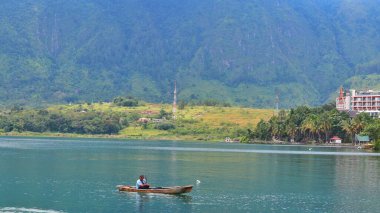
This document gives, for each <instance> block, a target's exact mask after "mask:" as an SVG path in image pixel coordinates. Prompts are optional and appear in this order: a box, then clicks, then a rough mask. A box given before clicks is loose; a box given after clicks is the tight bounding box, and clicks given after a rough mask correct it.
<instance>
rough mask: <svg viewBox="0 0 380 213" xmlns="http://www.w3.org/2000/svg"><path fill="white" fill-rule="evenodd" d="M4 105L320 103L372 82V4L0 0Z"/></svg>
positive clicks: (376, 20) (378, 46) (376, 65)
mask: <svg viewBox="0 0 380 213" xmlns="http://www.w3.org/2000/svg"><path fill="white" fill-rule="evenodd" d="M0 43H1V45H0V101H1V102H3V103H6V104H9V103H25V104H28V105H36V104H41V103H44V102H50V103H51V102H54V103H56V102H75V101H91V100H94V101H98V100H109V99H111V98H112V97H115V96H120V95H133V96H136V97H138V98H141V99H145V100H149V101H156V102H168V101H170V100H171V98H172V90H173V81H174V80H175V79H176V80H177V83H178V89H179V90H178V99H179V100H190V99H199V100H205V99H211V98H212V99H218V100H220V101H223V102H229V103H233V104H241V105H247V106H255V107H273V106H274V102H275V95H276V94H278V95H279V99H280V107H290V106H295V105H301V104H308V105H317V104H321V103H324V102H326V101H328V99H329V97H331V94H333V93H334V92H335V91H336V90H337V88H338V87H339V86H340V85H342V84H343V85H344V86H346V87H350V86H354V87H369V88H379V87H380V83H379V82H380V81H379V80H380V4H378V1H377V0H366V1H364V0H362V1H361V0H357V1H348V0H321V1H312V0H304V1H295V0H285V1H261V0H257V1H232V0H231V1H230V0H184V1H178V0H165V1H161V0H125V1H123V0H108V1H103V0H65V1H63V0H57V1H48V0H23V1H10V0H9V1H2V2H1V3H0Z"/></svg>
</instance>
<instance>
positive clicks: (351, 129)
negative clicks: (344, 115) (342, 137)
mask: <svg viewBox="0 0 380 213" xmlns="http://www.w3.org/2000/svg"><path fill="white" fill-rule="evenodd" d="M341 125H342V128H343V130H344V131H345V132H346V133H347V134H348V135H350V136H351V140H352V144H354V143H355V133H356V128H355V126H354V125H353V122H352V120H344V121H342V123H341Z"/></svg>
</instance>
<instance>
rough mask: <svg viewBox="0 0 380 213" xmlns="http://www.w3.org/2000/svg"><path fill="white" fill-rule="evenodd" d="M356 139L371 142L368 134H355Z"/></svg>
mask: <svg viewBox="0 0 380 213" xmlns="http://www.w3.org/2000/svg"><path fill="white" fill-rule="evenodd" d="M355 140H356V141H362V142H369V137H368V135H355Z"/></svg>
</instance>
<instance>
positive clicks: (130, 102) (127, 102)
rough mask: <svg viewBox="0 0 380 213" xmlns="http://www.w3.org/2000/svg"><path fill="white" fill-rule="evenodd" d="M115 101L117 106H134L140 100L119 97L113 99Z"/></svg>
mask: <svg viewBox="0 0 380 213" xmlns="http://www.w3.org/2000/svg"><path fill="white" fill-rule="evenodd" d="M113 103H114V104H115V105H116V106H124V107H125V106H127V107H134V106H138V105H139V101H138V100H136V99H134V98H124V97H117V98H114V99H113Z"/></svg>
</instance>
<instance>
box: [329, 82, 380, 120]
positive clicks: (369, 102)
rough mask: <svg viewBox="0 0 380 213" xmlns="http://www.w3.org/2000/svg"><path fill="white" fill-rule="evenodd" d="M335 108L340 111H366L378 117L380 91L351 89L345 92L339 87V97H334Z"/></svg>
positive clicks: (379, 116) (379, 115) (379, 113)
mask: <svg viewBox="0 0 380 213" xmlns="http://www.w3.org/2000/svg"><path fill="white" fill-rule="evenodd" d="M336 108H337V109H338V110H340V111H348V112H350V111H352V112H358V113H360V112H366V113H369V114H370V115H371V116H373V117H378V118H380V91H373V90H367V91H361V90H360V91H357V90H353V89H352V90H350V91H348V92H346V93H345V92H344V91H343V88H342V87H341V88H340V91H339V97H338V98H336Z"/></svg>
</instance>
